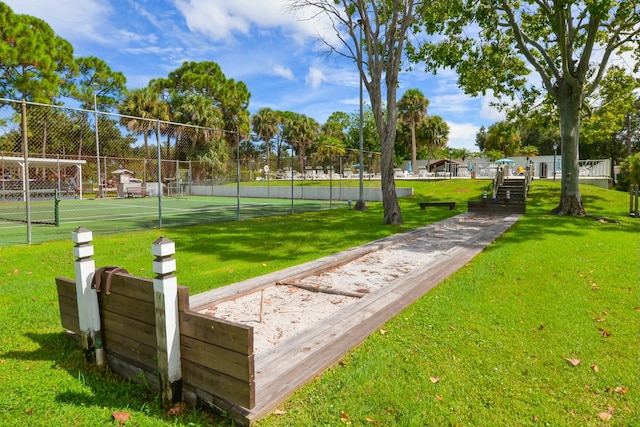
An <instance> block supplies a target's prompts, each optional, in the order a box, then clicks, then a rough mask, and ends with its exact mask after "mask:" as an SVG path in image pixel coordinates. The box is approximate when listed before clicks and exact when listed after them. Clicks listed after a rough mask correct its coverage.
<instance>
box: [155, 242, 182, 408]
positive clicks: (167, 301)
mask: <svg viewBox="0 0 640 427" xmlns="http://www.w3.org/2000/svg"><path fill="white" fill-rule="evenodd" d="M151 252H152V253H153V255H154V256H155V257H156V258H155V259H154V261H153V272H154V273H155V274H156V277H155V278H154V279H153V291H154V302H155V313H156V340H157V345H158V371H159V374H160V388H161V393H162V404H163V405H164V406H165V407H167V406H170V405H172V404H174V403H176V402H179V401H180V400H181V398H182V369H181V364H180V329H179V323H178V321H179V319H178V280H177V278H176V276H174V275H173V273H174V272H175V271H176V260H175V258H173V257H172V255H173V254H175V252H176V250H175V243H174V242H173V241H172V240H170V239H167V238H166V237H160V238H159V239H158V240H156V241H155V242H153V244H152V245H151Z"/></svg>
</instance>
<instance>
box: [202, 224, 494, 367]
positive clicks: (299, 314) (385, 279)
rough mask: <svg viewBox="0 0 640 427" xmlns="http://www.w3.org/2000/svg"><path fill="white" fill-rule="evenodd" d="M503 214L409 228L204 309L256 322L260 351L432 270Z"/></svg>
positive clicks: (257, 349)
mask: <svg viewBox="0 0 640 427" xmlns="http://www.w3.org/2000/svg"><path fill="white" fill-rule="evenodd" d="M502 220H503V218H502V217H497V218H496V217H486V216H474V215H460V216H458V217H455V218H451V219H449V220H447V221H443V222H440V223H438V224H434V225H432V226H428V227H424V228H422V229H419V230H416V231H414V232H411V233H407V234H406V235H403V236H402V238H400V239H398V240H397V241H396V242H395V243H394V244H392V245H390V246H388V247H386V248H384V249H380V250H376V251H374V252H371V253H368V254H366V255H364V256H362V257H360V258H357V259H355V260H353V261H351V262H348V263H345V264H342V265H338V266H336V267H334V268H330V269H327V270H325V271H323V272H322V273H320V274H314V275H309V276H306V277H303V278H299V279H297V280H282V281H276V282H274V283H273V284H272V285H271V286H268V287H265V288H263V289H261V290H257V291H255V292H250V293H247V294H245V295H242V296H239V297H238V298H235V299H232V300H227V301H224V302H220V303H215V302H212V303H210V304H208V305H207V306H206V307H201V308H200V309H199V312H200V313H202V314H206V315H209V316H214V317H217V318H221V319H225V320H230V321H233V322H237V323H242V324H245V325H248V326H252V327H253V328H254V351H255V354H256V356H258V355H260V354H261V353H264V352H266V351H268V350H270V349H274V348H275V347H276V346H278V345H279V344H280V343H282V342H283V341H285V340H287V339H288V338H292V337H294V336H296V335H297V334H300V333H301V332H303V331H305V330H307V329H309V328H312V327H313V326H314V325H318V324H320V323H321V322H322V321H323V319H327V318H330V317H332V316H335V315H336V314H337V313H338V312H340V311H341V310H343V309H345V308H346V307H348V306H350V305H351V304H354V303H355V302H357V301H359V300H361V299H362V298H368V297H370V296H371V295H373V294H376V293H380V292H385V287H389V286H390V285H392V284H393V283H394V281H396V280H398V279H399V278H403V277H405V276H407V275H408V274H411V273H412V272H414V271H416V270H417V269H420V270H428V269H429V267H430V266H431V265H435V264H438V263H440V262H442V261H443V259H444V258H448V257H450V256H451V253H450V252H451V251H452V250H453V249H454V248H456V247H459V246H461V245H465V244H467V242H469V241H472V240H473V238H474V236H476V235H478V234H479V233H481V232H482V231H483V230H485V229H486V228H487V227H489V226H491V225H492V224H495V223H497V222H500V221H502Z"/></svg>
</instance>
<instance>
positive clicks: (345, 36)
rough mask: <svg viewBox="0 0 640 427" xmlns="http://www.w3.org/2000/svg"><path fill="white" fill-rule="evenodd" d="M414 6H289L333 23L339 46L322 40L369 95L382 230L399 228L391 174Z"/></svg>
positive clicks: (299, 1) (330, 2)
mask: <svg viewBox="0 0 640 427" xmlns="http://www.w3.org/2000/svg"><path fill="white" fill-rule="evenodd" d="M415 3H416V2H415V1H414V0H375V1H372V0H290V4H291V6H292V8H293V9H294V10H299V11H305V10H308V9H311V10H312V12H313V13H318V14H322V15H323V16H324V17H326V18H328V19H329V20H330V21H331V22H332V25H333V28H334V29H335V30H336V32H337V35H338V38H339V40H340V42H341V44H342V45H341V46H335V45H332V44H330V42H328V41H327V40H326V39H325V43H326V44H327V46H328V47H329V48H330V49H331V50H332V51H334V52H336V53H338V54H340V55H343V56H345V57H347V58H350V59H352V60H354V61H355V63H356V65H357V67H358V71H359V73H360V79H361V81H362V82H363V83H364V86H365V87H366V90H367V92H368V93H369V99H370V100H371V108H372V110H373V114H374V117H375V121H376V126H377V130H378V134H379V135H380V142H381V145H382V147H381V151H382V156H381V164H380V172H381V186H382V204H383V207H384V218H383V220H382V222H383V224H402V214H401V211H400V205H399V204H398V198H397V196H396V187H395V181H394V170H393V169H394V144H395V140H396V126H397V123H396V122H397V118H398V109H397V101H396V90H397V87H398V73H399V72H400V66H401V64H402V59H403V52H404V46H405V40H406V38H407V35H408V34H409V33H410V31H411V29H412V26H413V25H414V24H415V22H416V21H415V18H416V16H415V13H414V11H415ZM332 34H335V33H333V32H332ZM385 95H386V96H385ZM383 97H384V99H383ZM385 100H386V102H385ZM385 104H386V108H387V110H386V114H385Z"/></svg>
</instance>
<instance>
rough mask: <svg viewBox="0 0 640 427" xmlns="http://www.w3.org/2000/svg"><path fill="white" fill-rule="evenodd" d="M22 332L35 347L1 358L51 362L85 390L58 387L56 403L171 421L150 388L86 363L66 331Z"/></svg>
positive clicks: (221, 421) (3, 355)
mask: <svg viewBox="0 0 640 427" xmlns="http://www.w3.org/2000/svg"><path fill="white" fill-rule="evenodd" d="M24 335H25V336H26V337H27V338H29V339H30V340H31V341H33V342H34V343H36V344H38V348H37V349H36V350H33V351H9V352H6V353H4V354H2V355H0V358H2V359H9V358H12V359H17V360H22V361H34V362H35V361H45V362H46V361H51V363H52V366H51V369H55V370H59V369H62V370H64V371H65V372H67V373H68V374H69V376H70V377H72V378H74V379H75V380H76V381H77V382H78V383H79V384H80V385H81V386H82V387H83V388H84V389H85V391H73V390H59V391H58V392H57V395H56V396H55V398H54V400H55V402H56V403H59V404H65V405H71V406H75V407H83V408H95V409H96V410H104V409H105V408H109V410H110V411H116V410H120V409H129V410H131V411H143V412H144V413H145V415H146V416H147V417H149V418H150V419H152V420H153V419H155V420H158V421H159V420H162V421H165V422H170V421H168V420H167V417H166V414H165V409H164V408H163V407H162V405H160V401H159V396H158V395H157V394H156V393H154V392H153V391H152V390H151V389H150V388H149V387H147V386H145V385H143V384H137V383H134V382H132V381H128V380H126V379H123V378H122V377H121V376H119V375H117V374H114V373H112V372H111V371H109V370H108V369H102V368H97V367H96V366H95V365H90V364H88V363H87V362H86V360H85V358H84V354H83V352H82V350H81V348H80V346H79V344H78V342H77V341H76V340H75V339H73V338H72V337H70V336H69V335H67V334H66V333H42V334H37V333H26V334H24ZM40 385H41V386H42V385H43V384H40ZM195 417H197V415H196V416H195ZM189 418H190V419H189V420H186V419H185V420H183V421H186V422H187V423H188V422H189V421H196V420H195V419H193V418H194V416H192V415H189ZM208 418H209V421H212V420H214V418H213V416H212V415H211V414H208ZM215 421H216V423H217V424H216V425H225V424H224V421H225V420H224V419H223V418H218V419H215ZM189 425H191V424H189Z"/></svg>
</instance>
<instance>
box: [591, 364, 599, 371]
mask: <svg viewBox="0 0 640 427" xmlns="http://www.w3.org/2000/svg"><path fill="white" fill-rule="evenodd" d="M591 369H593V372H598V371H600V369H598V365H591Z"/></svg>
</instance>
